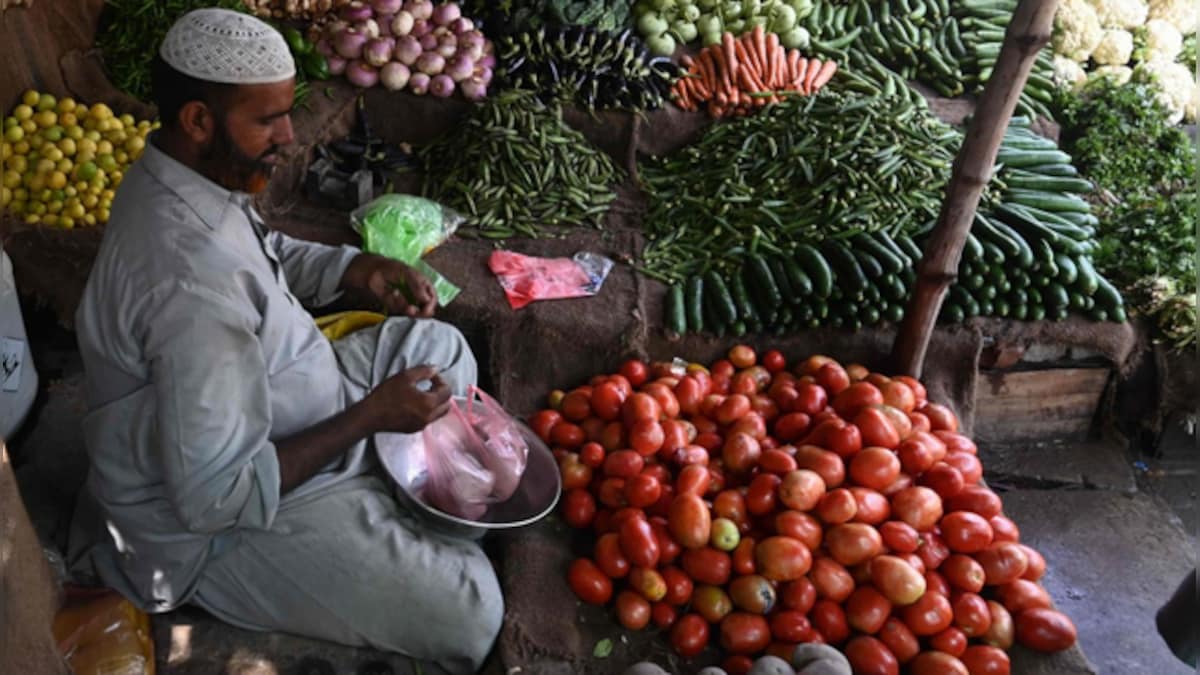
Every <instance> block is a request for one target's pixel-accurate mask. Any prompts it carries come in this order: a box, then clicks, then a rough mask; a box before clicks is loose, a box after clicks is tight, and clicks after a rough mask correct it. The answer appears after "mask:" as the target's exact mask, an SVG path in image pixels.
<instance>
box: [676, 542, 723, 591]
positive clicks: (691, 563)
mask: <svg viewBox="0 0 1200 675" xmlns="http://www.w3.org/2000/svg"><path fill="white" fill-rule="evenodd" d="M680 559H681V560H682V562H683V571H684V572H687V573H688V576H690V577H691V578H692V579H694V580H696V581H699V582H700V583H702V584H711V585H713V586H720V585H722V584H725V583H726V582H728V581H729V576H730V573H731V571H732V567H733V560H732V558H731V557H730V556H729V554H728V553H726V552H725V551H721V550H718V549H715V548H712V547H711V546H706V547H704V548H691V549H688V550H686V551H684V552H683V555H682V556H681V558H680Z"/></svg>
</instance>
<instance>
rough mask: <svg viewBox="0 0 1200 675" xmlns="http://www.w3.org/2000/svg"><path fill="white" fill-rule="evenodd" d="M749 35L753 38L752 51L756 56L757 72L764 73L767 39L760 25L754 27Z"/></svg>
mask: <svg viewBox="0 0 1200 675" xmlns="http://www.w3.org/2000/svg"><path fill="white" fill-rule="evenodd" d="M751 35H752V36H753V37H754V50H755V52H757V54H758V70H759V72H766V69H767V38H766V33H765V32H764V31H763V27H762V24H761V23H760V24H757V25H756V26H754V31H753V32H752V33H751Z"/></svg>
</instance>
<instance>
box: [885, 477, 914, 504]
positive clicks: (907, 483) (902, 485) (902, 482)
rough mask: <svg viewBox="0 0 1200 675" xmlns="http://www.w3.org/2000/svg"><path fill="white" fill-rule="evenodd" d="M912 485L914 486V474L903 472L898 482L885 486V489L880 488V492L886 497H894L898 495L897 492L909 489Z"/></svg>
mask: <svg viewBox="0 0 1200 675" xmlns="http://www.w3.org/2000/svg"><path fill="white" fill-rule="evenodd" d="M912 486H913V479H912V476H909V475H908V474H906V473H904V472H901V473H900V477H899V478H897V479H896V482H894V483H892V484H891V485H889V486H887V487H885V488H884V489H882V490H880V491H879V492H880V494H882V495H883V496H884V497H887V498H888V499H891V498H892V497H895V496H896V493H897V492H899V491H901V490H905V489H908V488H910V487H912Z"/></svg>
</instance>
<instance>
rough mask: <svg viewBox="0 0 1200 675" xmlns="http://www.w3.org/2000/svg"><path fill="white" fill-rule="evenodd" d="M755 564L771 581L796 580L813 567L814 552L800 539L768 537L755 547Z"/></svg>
mask: <svg viewBox="0 0 1200 675" xmlns="http://www.w3.org/2000/svg"><path fill="white" fill-rule="evenodd" d="M754 566H755V569H757V570H758V573H759V574H761V575H762V576H764V577H766V578H767V579H770V580H771V581H795V580H796V579H799V578H800V577H802V576H804V575H805V574H807V573H808V570H809V569H810V568H811V567H812V553H811V552H810V551H809V550H808V547H807V546H805V545H804V543H803V542H801V541H800V540H799V539H793V538H791V537H782V536H777V537H768V538H766V539H764V540H763V541H760V542H758V544H756V545H755V547H754Z"/></svg>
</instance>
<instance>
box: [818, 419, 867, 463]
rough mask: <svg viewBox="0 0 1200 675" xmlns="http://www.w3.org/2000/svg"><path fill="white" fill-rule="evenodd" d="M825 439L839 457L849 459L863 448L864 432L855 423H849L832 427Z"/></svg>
mask: <svg viewBox="0 0 1200 675" xmlns="http://www.w3.org/2000/svg"><path fill="white" fill-rule="evenodd" d="M825 441H826V443H828V445H829V449H830V450H832V451H833V452H834V453H835V454H837V456H838V457H842V458H844V459H849V458H851V457H853V456H854V455H855V453H857V452H858V451H859V450H862V447H863V440H862V433H861V432H860V431H859V430H858V427H856V426H854V425H853V424H847V425H845V426H842V427H838V428H836V429H830V430H829V431H828V433H827V434H826V436H825Z"/></svg>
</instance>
